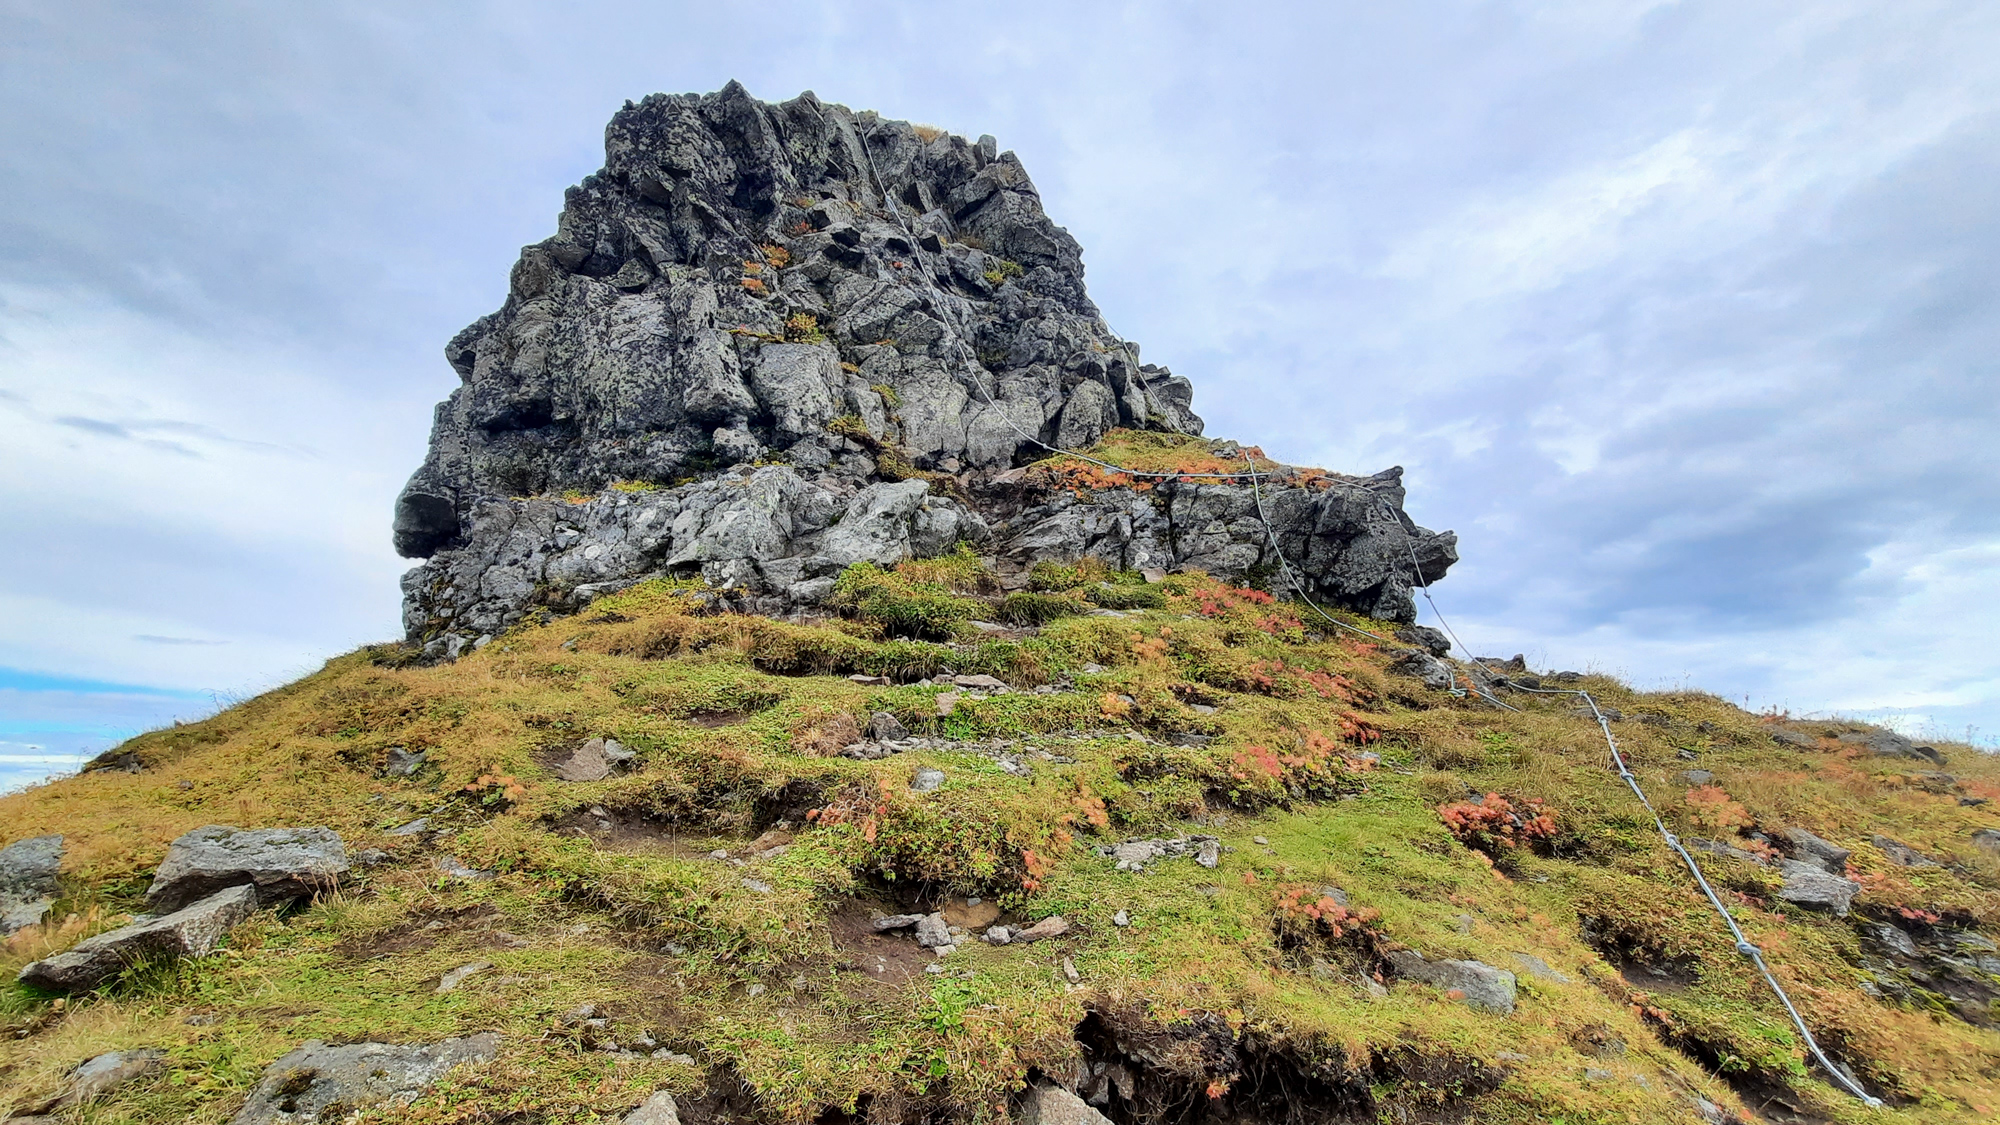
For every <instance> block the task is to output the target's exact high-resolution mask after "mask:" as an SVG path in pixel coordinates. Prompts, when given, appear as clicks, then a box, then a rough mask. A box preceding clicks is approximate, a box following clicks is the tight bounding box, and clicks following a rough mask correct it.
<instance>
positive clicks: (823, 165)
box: [395, 83, 1457, 657]
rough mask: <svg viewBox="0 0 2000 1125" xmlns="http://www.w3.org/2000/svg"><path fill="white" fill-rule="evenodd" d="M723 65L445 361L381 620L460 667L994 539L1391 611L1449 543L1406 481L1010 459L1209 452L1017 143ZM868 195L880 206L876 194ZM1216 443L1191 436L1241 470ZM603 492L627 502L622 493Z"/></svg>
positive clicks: (620, 148)
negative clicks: (1091, 483) (1082, 469)
mask: <svg viewBox="0 0 2000 1125" xmlns="http://www.w3.org/2000/svg"><path fill="white" fill-rule="evenodd" d="M927 135H928V134H925V133H920V132H919V130H917V129H916V128H915V127H913V126H912V125H910V124H909V123H907V122H901V121H890V120H886V119H883V118H881V117H879V116H877V115H876V114H874V113H855V112H853V111H851V110H848V109H846V108H845V107H842V106H837V105H828V104H826V103H823V102H821V101H819V100H818V99H817V98H815V97H814V96H812V95H811V94H805V95H801V96H800V97H798V98H795V99H793V100H791V101H788V102H783V103H779V104H768V103H764V102H760V101H758V100H756V99H755V98H752V97H751V96H750V95H749V94H748V93H747V92H745V91H744V89H743V88H742V87H741V86H739V85H737V84H735V83H731V84H730V85H729V86H728V87H726V88H725V89H723V90H722V91H720V92H718V93H715V94H710V95H705V96H696V95H679V96H667V95H654V96H652V97H648V98H646V99H644V100H643V101H640V102H638V103H636V104H628V105H627V106H626V107H625V108H624V109H622V110H620V111H619V112H618V113H617V114H615V115H614V116H613V118H612V121H611V124H610V126H609V128H608V129H607V131H606V135H605V164H604V167H603V169H602V170H600V171H599V172H597V173H595V174H593V175H591V176H589V177H586V178H585V180H584V181H583V183H582V184H580V185H578V186H577V187H575V188H572V189H571V190H570V191H569V192H568V194H567V196H566V197H565V201H564V207H563V210H562V214H561V216H560V218H559V219H558V221H557V229H556V232H555V234H554V235H553V236H552V237H550V238H548V239H546V240H544V241H542V242H540V243H537V244H535V245H533V246H529V247H527V248H526V249H524V250H523V251H522V252H521V256H520V259H519V261H518V262H517V263H516V265H515V267H514V270H513V275H512V278H511V280H510V284H509V286H508V292H507V297H506V299H505V301H504V302H503V304H502V305H501V307H500V308H499V309H498V310H496V311H495V312H493V313H492V314H490V315H488V316H485V317H482V318H480V319H479V320H478V321H475V322H474V323H473V324H472V325H470V326H468V327H467V328H466V329H465V330H464V331H462V332H460V333H459V334H458V335H457V336H456V337H454V338H453V339H452V341H451V342H450V343H449V344H448V345H447V346H446V349H445V358H446V360H447V361H448V362H449V363H450V364H451V366H452V367H453V369H454V370H455V371H456V372H457V373H458V376H459V379H460V385H459V386H458V388H457V389H455V390H454V391H453V392H452V393H451V395H450V396H449V397H448V398H447V399H446V400H445V401H444V402H443V403H442V404H440V406H439V407H438V409H437V411H436V415H435V419H434V426H433V429H432V433H431V444H430V451H429V454H428V455H427V456H426V458H425V460H424V463H423V465H422V466H421V467H420V468H419V469H418V470H417V471H416V473H415V474H414V475H413V476H412V477H411V479H410V481H409V484H408V486H407V487H406V488H405V489H404V490H403V493H402V495H401V496H400V497H399V498H398V500H397V502H396V513H395V543H396V548H397V550H398V551H399V552H400V553H402V554H403V555H405V556H406V557H410V558H424V559H428V560H429V561H427V562H425V563H424V564H423V565H421V566H418V567H416V568H415V569H414V570H412V571H410V572H409V574H408V575H406V576H405V578H404V581H403V592H404V624H405V629H406V632H407V634H408V636H409V638H410V640H411V641H413V642H418V643H422V644H423V645H424V647H425V651H426V652H427V653H428V654H430V655H433V656H439V657H456V656H457V655H459V654H460V653H462V652H464V651H465V650H466V649H467V648H468V647H469V646H475V645H477V644H479V643H481V641H482V640H490V639H491V638H493V637H497V636H499V635H500V634H501V633H502V632H503V631H504V630H505V629H507V628H508V627H509V626H511V625H513V624H515V623H516V622H518V621H520V620H521V619H522V618H523V617H524V616H526V615H528V614H530V613H535V612H566V611H570V610H573V609H575V608H576V607H578V606H579V605H581V604H582V603H584V602H587V601H588V600H589V599H590V598H592V597H595V596H600V595H602V594H605V593H609V592H612V591H615V590H617V589H620V588H622V587H624V586H627V585H630V584H632V583H633V582H635V581H639V580H641V579H644V578H647V577H650V576H655V575H672V576H677V577H691V576H694V575H699V576H700V577H702V578H703V579H704V580H705V581H706V582H707V584H708V585H709V586H710V587H711V588H714V589H716V590H720V591H726V592H727V593H728V595H729V598H728V600H729V601H731V602H732V603H733V605H734V606H735V607H737V608H742V609H747V610H751V611H754V612H763V613H771V612H779V611H785V610H790V609H794V608H798V607H802V606H808V605H812V604H816V603H818V602H819V601H821V600H822V599H824V598H825V596H826V595H827V593H828V592H829V591H830V590H831V588H832V585H833V577H834V575H835V574H837V573H838V571H839V570H840V568H842V567H844V566H846V565H848V564H850V563H853V562H857V561H862V560H868V561H873V562H877V563H884V564H887V563H894V562H897V561H900V560H901V559H903V558H905V557H909V556H924V555H931V554H937V553H940V552H943V551H946V550H949V549H950V548H951V547H952V545H953V544H954V543H957V542H961V541H964V542H972V543H980V544H984V545H986V551H987V553H988V554H995V555H998V556H1000V557H1002V558H1003V559H1005V560H1009V561H1011V562H1017V563H1018V562H1024V561H1034V560H1037V559H1043V558H1057V559H1061V560H1064V561H1068V560H1073V559H1075V558H1078V557H1080V556H1083V555H1090V556H1093V557H1096V558H1099V559H1102V560H1104V561H1106V562H1109V563H1112V564H1113V565H1116V566H1118V567H1121V568H1135V569H1142V570H1149V571H1152V572H1155V573H1163V572H1164V571H1166V570H1169V569H1174V568H1180V567H1200V568H1202V569H1205V570H1207V571H1209V572H1210V573H1212V574H1216V575H1218V576H1220V577H1224V578H1230V579H1238V578H1242V577H1244V576H1246V575H1249V574H1251V573H1252V572H1253V571H1254V572H1257V573H1264V572H1268V571H1270V570H1271V569H1272V568H1274V567H1275V566H1276V565H1277V563H1278V559H1277V557H1276V556H1275V555H1274V554H1273V553H1272V546H1271V539H1272V534H1273V533H1275V537H1276V540H1277V544H1278V548H1279V549H1280V550H1281V551H1282V552H1283V554H1284V557H1285V558H1286V559H1287V560H1288V561H1289V562H1290V563H1291V565H1292V567H1293V568H1294V569H1295V570H1296V571H1297V574H1298V576H1299V580H1300V581H1301V582H1302V583H1304V585H1305V586H1306V587H1307V589H1308V590H1309V592H1310V593H1312V594H1313V596H1315V597H1316V598H1320V599H1324V600H1325V601H1327V602H1330V603H1332V604H1335V605H1338V606H1341V607H1344V608H1347V609H1352V610H1356V611H1359V612H1362V613H1367V614H1369V615H1371V616H1375V617H1380V618H1390V619H1395V620H1401V621H1409V620H1412V619H1413V618H1414V613H1415V605H1414V603H1413V602H1412V601H1411V598H1410V587H1411V585H1412V581H1413V574H1412V569H1413V563H1412V561H1411V556H1412V553H1413V552H1414V554H1415V556H1416V559H1417V560H1418V561H1417V562H1416V563H1415V564H1414V565H1415V566H1418V567H1421V569H1422V573H1423V576H1424V578H1425V579H1427V580H1435V579H1437V578H1439V577H1441V576H1443V574H1444V573H1445V571H1446V570H1447V569H1448V568H1449V567H1450V566H1451V564H1452V563H1453V562H1455V561H1456V560H1457V552H1456V540H1455V539H1454V537H1453V536H1452V535H1451V534H1450V533H1444V534H1438V533H1433V532H1430V531H1426V530H1424V529H1422V528H1419V527H1417V526H1416V524H1414V523H1412V522H1411V521H1410V520H1409V518H1408V517H1407V516H1405V515H1403V513H1402V503H1403V487H1402V482H1401V471H1400V470H1399V469H1390V470H1388V471H1386V472H1383V473H1378V474H1375V475H1374V476H1346V475H1339V474H1313V475H1311V476H1307V475H1305V474H1302V473H1298V472H1295V471H1293V470H1291V469H1288V468H1283V467H1280V468H1278V469H1275V470H1274V471H1272V472H1271V473H1270V474H1268V475H1267V476H1266V477H1264V479H1263V488H1262V492H1263V506H1264V508H1265V510H1267V511H1268V512H1269V514H1270V519H1271V524H1272V527H1271V530H1270V532H1267V531H1266V529H1265V526H1264V522H1263V518H1262V516H1261V515H1260V514H1259V511H1258V502H1257V497H1256V496H1255V495H1253V493H1252V490H1251V489H1250V488H1249V487H1247V486H1245V485H1243V484H1240V483H1234V482H1195V481H1189V482H1180V481H1172V480H1169V481H1163V482H1160V483H1159V485H1158V487H1155V488H1150V489H1147V490H1144V491H1141V490H1135V489H1133V488H1129V487H1125V488H1121V487H1108V488H1093V489H1089V490H1078V491H1072V490H1070V489H1066V488H1062V487H1057V486H1056V485H1055V484H1054V483H1052V482H1050V481H1046V480H1039V479H1038V478H1035V479H1031V478H1024V477H1023V475H1022V474H1020V473H1018V472H1015V471H1014V470H1015V469H1016V468H1017V467H1019V466H1022V465H1025V464H1026V463H1027V462H1029V461H1032V460H1034V459H1037V458H1041V457H1043V456H1046V454H1047V449H1046V448H1045V447H1044V446H1043V445H1042V444H1041V443H1052V444H1055V445H1058V446H1061V447H1064V448H1069V449H1081V448H1084V447H1087V446H1090V445H1092V444H1093V443H1095V442H1097V441H1098V440H1099V439H1100V438H1101V437H1102V436H1103V435H1104V434H1105V433H1106V432H1107V431H1108V430H1110V429H1112V428H1114V427H1124V428H1128V429H1135V430H1155V431H1164V432H1168V433H1172V434H1177V435H1190V436H1195V437H1198V435H1199V434H1200V433H1201V429H1202V423H1201V419H1200V418H1198V417H1196V416H1195V414H1194V413H1193V412H1192V410H1191V409H1190V406H1191V403H1192V401H1193V387H1192V385H1191V384H1189V382H1188V381H1187V380H1186V379H1183V378H1179V377H1177V376H1175V375H1174V374H1173V373H1172V372H1170V371H1168V370H1167V369H1165V368H1163V367H1157V366H1153V365H1151V364H1142V363H1141V362H1140V361H1139V358H1138V348H1137V347H1136V346H1135V345H1133V344H1130V343H1128V342H1126V341H1124V340H1121V339H1119V338H1118V337H1117V336H1115V335H1113V334H1112V332H1111V330H1110V328H1109V327H1108V326H1107V325H1106V324H1105V323H1104V320H1103V318H1102V317H1101V316H1100V314H1099V312H1098V310H1097V307H1096V306H1095V305H1093V304H1092V303H1091V301H1090V298H1089V296H1088V295H1087V294H1086V293H1085V291H1084V284H1083V261H1082V249H1081V247H1079V246H1078V245H1077V243H1076V241H1075V240H1074V239H1073V238H1071V237H1070V236H1069V234H1068V233H1066V232H1065V231H1063V230H1062V228H1060V227H1057V226H1056V225H1055V224H1054V223H1053V222H1051V221H1050V219H1049V218H1048V216H1047V215H1046V214H1044V213H1043V211H1042V205H1041V196H1040V194H1039V192H1038V191H1037V190H1036V188H1035V186H1034V184H1033V183H1032V182H1031V181H1030V180H1029V178H1028V174H1027V171H1026V169H1024V168H1023V167H1022V166H1021V163H1020V161H1019V160H1018V159H1017V158H1016V157H1015V156H1014V154H1013V153H1002V152H998V151H995V149H994V148H993V147H991V146H986V145H977V144H970V143H968V142H966V141H965V140H964V139H963V138H960V137H953V136H939V137H936V138H934V139H930V140H926V139H925V137H926V136H927ZM885 193H886V194H885ZM1235 452H1236V451H1235V450H1234V448H1233V447H1224V446H1217V447H1214V448H1201V449H1197V450H1196V453H1197V454H1199V455H1203V456H1208V455H1217V454H1228V455H1231V456H1233V455H1235ZM614 486H616V487H614Z"/></svg>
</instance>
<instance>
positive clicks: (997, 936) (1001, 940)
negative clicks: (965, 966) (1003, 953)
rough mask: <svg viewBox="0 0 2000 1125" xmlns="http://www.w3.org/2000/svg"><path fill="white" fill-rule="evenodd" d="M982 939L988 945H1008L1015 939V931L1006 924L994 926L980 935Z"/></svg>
mask: <svg viewBox="0 0 2000 1125" xmlns="http://www.w3.org/2000/svg"><path fill="white" fill-rule="evenodd" d="M980 940H982V941H984V942H986V943H987V944H988V945H1006V944H1007V943H1008V942H1011V941H1013V940H1014V931H1012V930H1010V929H1008V928H1007V927H1005V926H992V927H989V928H988V929H987V931H986V932H985V933H983V934H981V935H980Z"/></svg>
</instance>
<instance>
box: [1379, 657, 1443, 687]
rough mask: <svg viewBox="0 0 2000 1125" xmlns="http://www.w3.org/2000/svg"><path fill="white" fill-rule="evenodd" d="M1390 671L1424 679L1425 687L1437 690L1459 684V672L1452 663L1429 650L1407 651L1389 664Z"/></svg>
mask: <svg viewBox="0 0 2000 1125" xmlns="http://www.w3.org/2000/svg"><path fill="white" fill-rule="evenodd" d="M1389 671H1391V672H1394V673H1396V674H1397V675H1402V676H1414V677H1416V678H1417V679H1419V680H1422V681H1423V682H1424V686H1425V687H1427V688H1433V689H1435V690H1437V691H1448V690H1450V689H1451V688H1452V687H1454V686H1456V685H1457V684H1458V674H1457V673H1456V672H1454V671H1453V670H1452V667H1451V665H1449V664H1446V663H1445V662H1444V661H1442V660H1440V659H1438V658H1437V657H1435V656H1432V655H1431V654H1430V653H1428V652H1418V651H1414V650H1413V651H1410V652H1406V653H1404V654H1403V655H1402V657H1401V658H1399V659H1398V660H1397V661H1396V662H1395V663H1394V664H1391V665H1389Z"/></svg>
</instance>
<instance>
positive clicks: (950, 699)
mask: <svg viewBox="0 0 2000 1125" xmlns="http://www.w3.org/2000/svg"><path fill="white" fill-rule="evenodd" d="M956 710H958V693H957V692H955V691H945V692H939V693H938V697H937V714H938V718H940V719H942V718H945V717H947V716H949V715H950V714H951V713H952V712H953V711H956Z"/></svg>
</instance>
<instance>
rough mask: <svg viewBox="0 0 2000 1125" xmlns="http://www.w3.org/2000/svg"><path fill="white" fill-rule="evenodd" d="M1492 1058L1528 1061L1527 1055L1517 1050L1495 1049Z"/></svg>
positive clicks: (1497, 1060) (1516, 1061)
mask: <svg viewBox="0 0 2000 1125" xmlns="http://www.w3.org/2000/svg"><path fill="white" fill-rule="evenodd" d="M1493 1059H1494V1061H1495V1062H1509V1063H1524V1062H1527V1061H1528V1056H1526V1055H1524V1054H1522V1053H1521V1052H1519V1051H1496V1052H1494V1054H1493Z"/></svg>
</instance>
